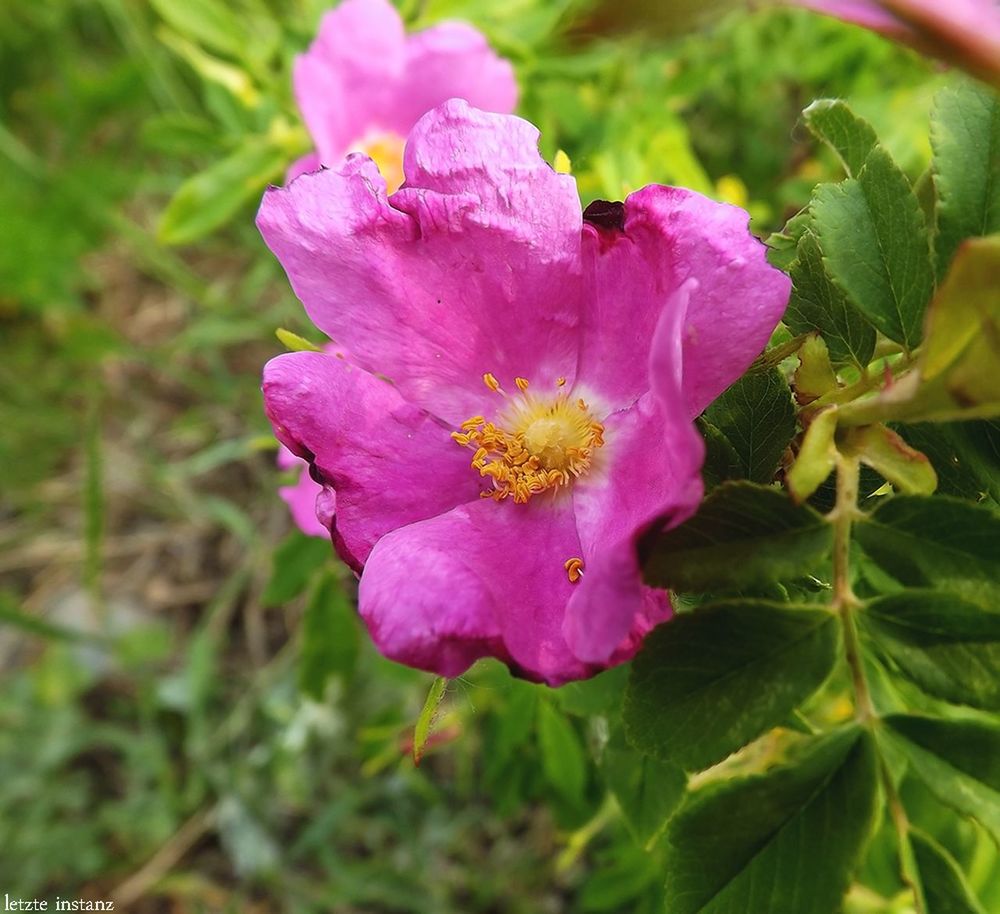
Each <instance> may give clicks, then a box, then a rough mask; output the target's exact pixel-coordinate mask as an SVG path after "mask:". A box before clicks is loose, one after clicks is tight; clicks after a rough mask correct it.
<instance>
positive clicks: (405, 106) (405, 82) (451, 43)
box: [396, 22, 518, 133]
mask: <svg viewBox="0 0 1000 914" xmlns="http://www.w3.org/2000/svg"><path fill="white" fill-rule="evenodd" d="M517 95H518V92H517V80H516V79H515V78H514V68H513V67H512V66H511V64H510V62H509V61H507V60H505V59H504V58H502V57H499V56H498V55H497V53H496V52H495V51H494V50H493V49H492V48H491V47H490V45H489V42H488V41H487V40H486V37H485V36H484V35H483V34H482V33H481V32H479V31H477V30H476V29H474V28H473V27H472V26H471V25H468V24H467V23H465V22H442V23H441V24H439V25H435V26H433V27H432V28H429V29H424V30H423V31H422V32H416V33H415V34H413V35H411V36H410V37H409V38H408V39H407V42H406V65H405V67H404V73H403V78H402V80H401V82H400V88H399V93H398V95H397V98H396V117H397V122H396V123H397V124H398V125H399V127H400V128H401V132H403V133H406V132H408V131H409V129H410V128H411V127H412V126H413V124H415V123H416V122H417V120H418V119H419V118H420V117H421V115H423V114H424V113H425V112H427V111H429V110H430V109H431V108H434V107H436V106H437V105H440V104H441V103H442V102H445V101H447V100H448V99H449V98H463V99H465V100H466V101H467V102H469V103H470V104H471V105H475V106H476V107H477V108H482V109H483V110H484V111H496V112H499V113H501V114H509V113H510V112H512V111H513V110H514V108H515V107H516V106H517Z"/></svg>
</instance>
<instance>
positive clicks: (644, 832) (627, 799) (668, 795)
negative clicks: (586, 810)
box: [601, 729, 687, 844]
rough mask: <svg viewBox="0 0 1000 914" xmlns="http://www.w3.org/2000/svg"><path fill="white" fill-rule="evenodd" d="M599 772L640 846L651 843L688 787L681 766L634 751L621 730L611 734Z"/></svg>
mask: <svg viewBox="0 0 1000 914" xmlns="http://www.w3.org/2000/svg"><path fill="white" fill-rule="evenodd" d="M601 772H602V774H603V775H604V779H605V781H606V782H607V784H608V787H609V788H610V789H611V792H612V793H613V794H614V795H615V799H616V800H617V801H618V805H619V806H620V807H621V810H622V813H624V815H625V822H626V824H627V825H628V827H629V830H630V831H631V832H632V834H633V835H634V836H635V839H636V841H638V842H639V843H640V844H646V843H647V842H648V841H651V840H652V839H654V838H655V837H656V836H657V835H658V834H659V833H660V831H661V830H662V829H663V828H664V826H665V825H666V824H667V820H668V819H669V818H670V816H671V814H672V813H673V812H674V810H675V809H676V808H677V807H678V805H680V802H681V800H682V799H683V797H684V789H685V787H686V785H687V776H686V775H685V774H684V771H683V770H682V769H681V768H680V767H678V766H677V765H674V764H673V763H671V762H663V761H660V760H659V759H656V758H653V757H652V756H651V755H648V754H646V753H642V752H638V751H636V750H635V749H633V748H632V747H631V746H629V745H628V743H626V742H625V738H624V736H623V734H622V732H621V730H620V729H618V730H615V731H614V732H613V733H612V735H611V738H610V740H609V741H608V744H607V746H606V747H605V749H604V753H603V755H602V756H601Z"/></svg>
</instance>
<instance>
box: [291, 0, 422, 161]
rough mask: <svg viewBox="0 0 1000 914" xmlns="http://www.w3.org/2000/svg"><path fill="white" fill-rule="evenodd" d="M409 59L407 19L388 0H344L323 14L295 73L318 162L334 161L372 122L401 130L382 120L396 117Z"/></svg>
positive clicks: (296, 95) (296, 84)
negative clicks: (397, 95)
mask: <svg viewBox="0 0 1000 914" xmlns="http://www.w3.org/2000/svg"><path fill="white" fill-rule="evenodd" d="M406 58H407V53H406V35H405V32H404V30H403V22H402V20H401V19H400V18H399V13H397V12H396V10H395V8H394V7H393V6H392V4H391V3H389V2H388V0H344V2H343V3H341V4H340V6H338V7H337V8H336V9H334V10H331V11H330V12H328V13H326V14H325V15H324V16H323V19H322V22H321V23H320V28H319V35H318V36H317V38H316V40H315V41H314V42H313V44H312V45H311V46H310V48H309V50H308V51H307V52H306V53H305V54H301V55H300V56H299V57H298V58H296V60H295V68H294V72H293V81H294V86H295V100H296V101H297V102H298V105H299V109H300V110H301V111H302V117H303V119H304V120H305V122H306V127H307V128H308V129H309V133H310V134H311V135H312V138H313V141H314V142H315V144H316V149H317V152H318V153H319V157H320V161H322V162H324V163H326V164H334V163H336V162H337V161H339V159H340V157H341V156H342V155H343V154H344V152H345V150H347V149H348V148H349V147H350V146H351V144H352V143H354V142H356V141H357V140H358V139H359V138H360V137H362V136H363V135H364V134H365V133H367V132H368V130H369V128H371V127H373V126H379V127H383V128H385V129H396V130H397V131H399V125H397V124H395V123H383V121H388V120H390V119H392V114H393V111H394V106H395V101H396V93H397V87H398V84H399V80H400V78H401V77H402V75H403V72H404V69H405V67H406ZM408 127H409V125H408V124H407V125H404V126H403V127H402V132H403V133H405V132H406V129H407V128H408Z"/></svg>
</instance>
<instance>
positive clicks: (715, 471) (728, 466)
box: [697, 416, 743, 491]
mask: <svg viewBox="0 0 1000 914" xmlns="http://www.w3.org/2000/svg"><path fill="white" fill-rule="evenodd" d="M697 424H698V431H700V432H701V436H702V438H704V439H705V462H704V463H703V464H702V467H701V477H702V479H703V480H704V481H705V488H706V490H708V491H711V490H712V489H714V488H715V487H716V486H718V485H719V484H720V483H723V482H725V481H726V480H727V479H741V478H742V477H743V467H742V465H741V464H740V458H739V455H738V454H737V453H736V449H735V448H734V447H733V446H732V445H731V444H730V443H729V439H728V438H727V437H726V436H725V435H723V434H722V432H720V431H719V430H718V429H717V428H716V427H715V426H714V425H712V423H711V422H709V421H708V420H707V419H706V418H705V417H704V416H699V417H698V419H697Z"/></svg>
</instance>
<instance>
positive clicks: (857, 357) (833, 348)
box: [784, 232, 875, 367]
mask: <svg viewBox="0 0 1000 914" xmlns="http://www.w3.org/2000/svg"><path fill="white" fill-rule="evenodd" d="M790 275H791V277H792V296H791V298H790V299H789V302H788V309H787V310H786V311H785V317H784V321H785V324H786V325H787V326H788V329H789V330H791V331H792V333H809V332H811V331H814V330H818V331H819V332H820V334H821V335H822V337H823V339H824V340H825V341H826V345H827V347H828V349H829V351H830V359H831V361H832V362H833V363H834V364H836V365H843V364H845V363H847V362H853V363H854V364H856V365H859V366H861V367H865V366H867V365H868V363H869V362H870V361H871V358H872V353H873V352H874V351H875V329H874V327H872V325H871V324H869V323H868V321H867V320H865V318H864V317H862V316H861V314H860V313H859V312H858V311H857V310H856V309H855V308H852V307H851V305H850V303H849V302H848V301H847V297H846V295H845V294H844V293H843V291H842V290H841V289H840V288H839V287H838V286H837V285H835V284H834V283H833V282H832V280H831V279H830V276H829V274H828V273H827V271H826V267H824V266H823V254H822V252H821V251H820V249H819V243H818V242H817V240H816V236H815V235H814V234H813V233H812V232H806V233H804V234H803V235H802V237H801V239H800V240H799V245H798V253H797V257H796V260H795V262H794V263H793V264H792V265H791V270H790Z"/></svg>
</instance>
